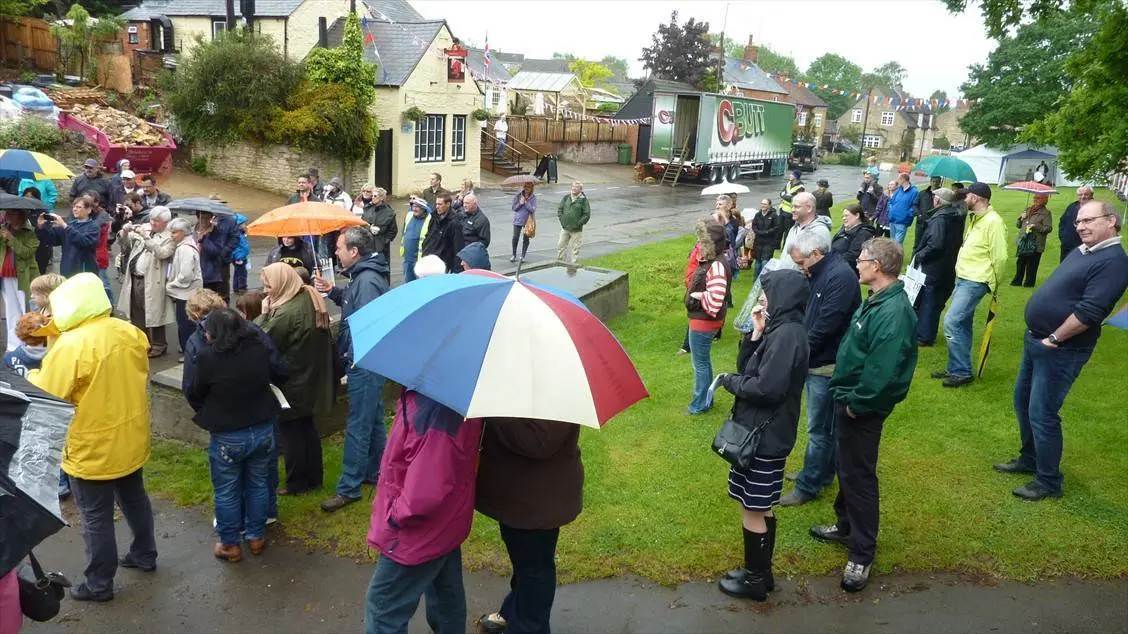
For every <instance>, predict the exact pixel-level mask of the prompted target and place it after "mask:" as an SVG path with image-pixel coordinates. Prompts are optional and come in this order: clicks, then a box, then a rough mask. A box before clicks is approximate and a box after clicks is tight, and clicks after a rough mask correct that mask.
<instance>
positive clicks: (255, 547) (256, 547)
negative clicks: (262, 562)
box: [247, 539, 266, 556]
mask: <svg viewBox="0 0 1128 634" xmlns="http://www.w3.org/2000/svg"><path fill="white" fill-rule="evenodd" d="M247 545H248V546H250V547H251V554H252V555H255V556H258V555H261V554H262V551H263V549H265V548H266V540H265V539H248V540H247Z"/></svg>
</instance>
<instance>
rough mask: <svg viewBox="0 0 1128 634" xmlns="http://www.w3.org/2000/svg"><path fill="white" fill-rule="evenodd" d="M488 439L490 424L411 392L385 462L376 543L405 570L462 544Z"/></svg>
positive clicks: (404, 396) (371, 534) (373, 527)
mask: <svg viewBox="0 0 1128 634" xmlns="http://www.w3.org/2000/svg"><path fill="white" fill-rule="evenodd" d="M405 414H406V416H405ZM481 438H482V419H480V418H471V419H466V418H463V417H462V415H461V414H459V413H458V412H455V411H454V410H451V409H449V408H447V407H445V406H443V405H440V404H439V403H436V402H435V401H432V400H431V399H429V398H427V397H426V396H423V395H422V394H419V393H416V392H411V391H408V390H403V392H401V394H400V397H399V399H397V401H396V417H395V423H394V424H393V425H392V433H391V435H390V436H389V437H388V444H387V446H386V447H385V448H384V457H383V459H382V460H381V461H380V478H379V481H378V482H377V484H376V501H375V502H373V504H372V520H371V523H370V525H369V528H368V545H369V546H371V547H372V548H375V549H376V550H379V551H380V554H381V555H383V556H384V557H387V558H388V559H391V560H392V561H394V562H396V563H398V564H402V565H405V566H418V565H420V564H424V563H427V562H428V561H433V560H434V559H437V558H438V557H442V556H443V555H446V554H448V553H450V552H451V551H453V550H454V549H455V548H458V547H459V546H461V545H462V542H463V541H465V539H466V536H467V535H469V534H470V523H471V522H472V521H473V519H474V489H475V482H476V480H477V469H478V446H479V443H480V442H481Z"/></svg>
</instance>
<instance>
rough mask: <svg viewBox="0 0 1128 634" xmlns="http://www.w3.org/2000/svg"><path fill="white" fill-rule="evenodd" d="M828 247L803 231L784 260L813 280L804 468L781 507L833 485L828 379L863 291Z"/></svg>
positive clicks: (819, 236) (819, 235)
mask: <svg viewBox="0 0 1128 634" xmlns="http://www.w3.org/2000/svg"><path fill="white" fill-rule="evenodd" d="M830 244H831V242H830V237H829V236H828V235H827V234H825V233H824V232H821V231H805V232H802V233H800V234H799V235H798V237H796V238H795V241H794V242H793V243H792V244H791V248H790V250H789V251H788V252H787V253H786V254H784V255H783V256H782V258H783V259H789V260H791V261H792V262H794V263H795V265H796V266H798V267H799V270H800V271H801V272H802V273H803V274H804V275H806V276H807V277H809V278H811V294H810V298H809V299H808V300H807V311H806V312H805V313H804V314H803V326H804V328H806V329H807V343H808V348H809V349H810V357H809V361H808V364H807V367H808V371H807V381H806V388H807V436H808V440H807V451H806V453H805V454H804V456H803V470H802V471H800V472H799V475H798V476H797V477H796V478H795V490H793V491H792V492H791V493H788V494H787V495H785V496H784V497H783V498H782V499H781V500H780V501H779V503H780V504H781V505H783V506H799V505H800V504H806V503H807V502H810V501H811V500H813V499H815V497H816V496H818V494H819V492H820V491H822V489H823V488H825V487H827V486H829V485H830V483H831V482H834V472H835V466H836V465H837V460H836V459H835V456H836V455H837V452H836V451H835V440H834V401H833V400H832V399H831V398H830V377H831V375H832V374H834V359H835V356H836V355H837V354H838V344H839V343H840V342H841V341H842V337H843V336H845V334H846V330H847V329H849V328H850V316H851V315H853V314H854V311H856V310H858V306H861V304H862V293H861V290H860V289H859V287H858V277H857V274H855V273H854V269H853V267H851V266H850V265H849V264H847V263H846V260H844V259H842V256H840V255H838V254H837V253H835V252H833V251H832V250H831V248H830ZM769 529H770V527H769Z"/></svg>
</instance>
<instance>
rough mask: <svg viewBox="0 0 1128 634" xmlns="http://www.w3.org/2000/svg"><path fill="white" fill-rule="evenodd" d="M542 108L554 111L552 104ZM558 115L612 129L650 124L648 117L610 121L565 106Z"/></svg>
mask: <svg viewBox="0 0 1128 634" xmlns="http://www.w3.org/2000/svg"><path fill="white" fill-rule="evenodd" d="M544 106H545V108H546V109H548V110H553V109H554V108H553V106H552V104H550V103H546V104H544ZM560 114H561V116H563V117H564V118H565V119H578V120H580V121H593V122H595V123H610V124H611V126H612V127H614V126H619V125H638V124H646V123H650V117H642V118H639V119H612V118H610V117H593V116H592V115H590V114H584V113H582V112H576V111H575V110H572V109H571V108H569V107H567V106H564V107H562V108H561V109H560Z"/></svg>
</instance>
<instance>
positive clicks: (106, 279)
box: [98, 269, 114, 306]
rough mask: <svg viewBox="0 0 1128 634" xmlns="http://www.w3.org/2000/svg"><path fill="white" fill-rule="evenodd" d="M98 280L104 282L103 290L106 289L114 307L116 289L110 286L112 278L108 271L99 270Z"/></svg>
mask: <svg viewBox="0 0 1128 634" xmlns="http://www.w3.org/2000/svg"><path fill="white" fill-rule="evenodd" d="M98 279H100V280H102V288H104V289H106V296H107V297H109V298H110V306H113V305H114V289H113V287H111V286H110V276H109V275H107V274H106V269H98Z"/></svg>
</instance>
